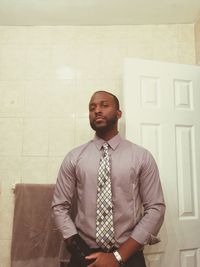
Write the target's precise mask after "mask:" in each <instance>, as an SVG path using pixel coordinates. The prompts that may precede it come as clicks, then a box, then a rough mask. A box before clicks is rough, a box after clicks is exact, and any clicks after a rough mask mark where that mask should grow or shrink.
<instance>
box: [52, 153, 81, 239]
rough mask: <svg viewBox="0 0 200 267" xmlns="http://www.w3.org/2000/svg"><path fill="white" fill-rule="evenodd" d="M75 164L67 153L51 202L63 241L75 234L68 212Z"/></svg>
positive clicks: (71, 198) (72, 192)
mask: <svg viewBox="0 0 200 267" xmlns="http://www.w3.org/2000/svg"><path fill="white" fill-rule="evenodd" d="M74 166H75V164H74V163H73V159H72V155H71V154H70V153H69V154H68V155H67V156H66V157H65V159H64V160H63V162H62V165H61V167H60V170H59V173H58V178H57V182H56V186H55V191H54V195H53V201H52V210H53V211H52V215H53V218H54V220H55V224H56V227H57V228H58V229H59V230H60V232H61V233H62V236H63V238H64V239H67V238H69V237H70V236H72V235H75V234H76V233H77V230H76V227H75V224H74V222H73V221H72V219H71V216H70V212H71V208H72V202H73V197H74V192H75V186H76V175H75V167H74Z"/></svg>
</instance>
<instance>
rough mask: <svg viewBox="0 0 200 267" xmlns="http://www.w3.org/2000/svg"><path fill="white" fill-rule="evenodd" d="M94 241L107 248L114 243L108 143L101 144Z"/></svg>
mask: <svg viewBox="0 0 200 267" xmlns="http://www.w3.org/2000/svg"><path fill="white" fill-rule="evenodd" d="M96 242H97V244H98V245H99V246H100V247H101V248H104V249H108V250H109V249H110V248H111V247H113V245H114V243H115V238H114V226H113V212H112V191H111V180H110V158H109V155H108V143H104V144H103V156H102V157H101V159H100V165H99V171H98V186H97V216H96Z"/></svg>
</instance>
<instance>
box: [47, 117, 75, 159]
mask: <svg viewBox="0 0 200 267" xmlns="http://www.w3.org/2000/svg"><path fill="white" fill-rule="evenodd" d="M74 123H75V122H74V116H70V117H66V118H57V119H53V118H52V119H49V155H50V156H64V155H65V154H66V152H67V151H69V150H71V149H72V148H73V147H74V131H75V126H74Z"/></svg>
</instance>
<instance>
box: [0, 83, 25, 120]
mask: <svg viewBox="0 0 200 267" xmlns="http://www.w3.org/2000/svg"><path fill="white" fill-rule="evenodd" d="M24 88H25V84H24V82H21V81H0V116H1V117H5V116H6V117H13V116H14V117H21V116H23V115H24Z"/></svg>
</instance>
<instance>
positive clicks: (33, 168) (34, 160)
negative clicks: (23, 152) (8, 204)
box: [21, 156, 48, 183]
mask: <svg viewBox="0 0 200 267" xmlns="http://www.w3.org/2000/svg"><path fill="white" fill-rule="evenodd" d="M47 172H48V169H47V157H30V156H29V157H22V170H21V173H22V174H21V180H22V182H23V183H27V182H28V181H31V182H32V183H36V181H37V183H38V182H39V183H40V182H41V183H45V182H46V180H47Z"/></svg>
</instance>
